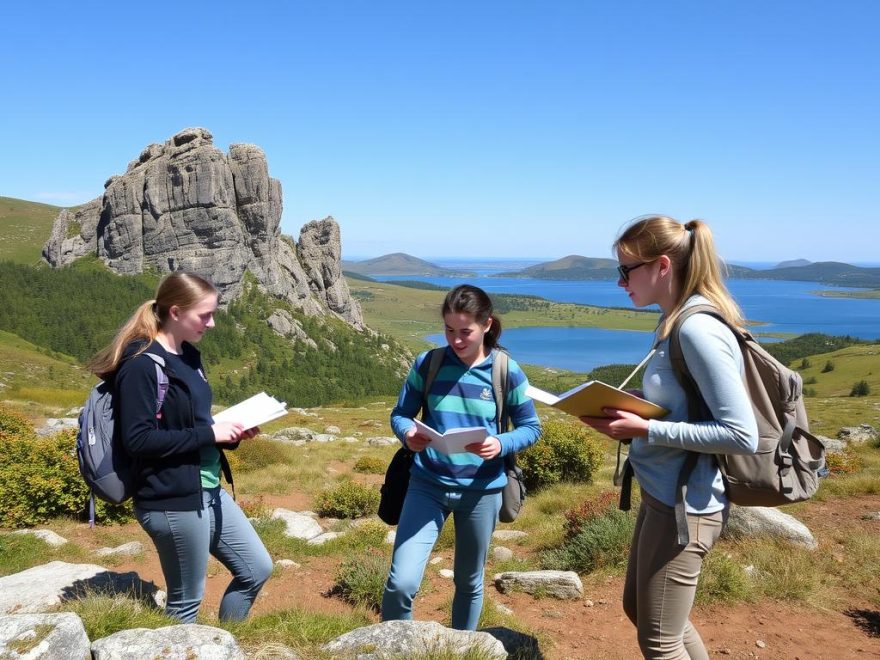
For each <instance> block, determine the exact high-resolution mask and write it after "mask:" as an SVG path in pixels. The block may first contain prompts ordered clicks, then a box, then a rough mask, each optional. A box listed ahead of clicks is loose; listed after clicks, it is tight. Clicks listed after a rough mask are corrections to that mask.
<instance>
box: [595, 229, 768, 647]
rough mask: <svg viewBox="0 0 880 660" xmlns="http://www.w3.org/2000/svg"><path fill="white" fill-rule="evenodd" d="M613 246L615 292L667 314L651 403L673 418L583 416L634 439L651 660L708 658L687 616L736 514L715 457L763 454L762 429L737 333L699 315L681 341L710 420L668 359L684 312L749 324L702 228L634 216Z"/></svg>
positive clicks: (634, 615) (644, 625)
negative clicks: (680, 514)
mask: <svg viewBox="0 0 880 660" xmlns="http://www.w3.org/2000/svg"><path fill="white" fill-rule="evenodd" d="M614 248H615V249H616V251H617V259H618V261H619V263H620V265H619V266H618V268H617V270H618V273H619V275H620V278H619V280H618V282H617V283H618V285H619V286H621V287H622V288H623V289H624V290H625V291H626V293H627V295H628V296H629V297H630V299H631V300H632V302H633V304H634V305H635V306H636V307H645V306H648V305H659V306H660V309H661V310H662V312H663V314H662V316H661V317H660V322H659V324H658V326H657V337H656V339H657V351H656V352H655V353H654V355H653V356H652V357H651V359H650V360H649V362H648V364H647V368H646V371H645V376H644V379H643V383H644V385H643V387H644V392H643V395H644V397H645V398H646V399H648V400H649V401H652V402H654V403H656V404H658V405H660V406H663V407H664V408H666V409H667V410H669V411H670V412H669V414H668V415H667V416H666V417H664V418H663V419H659V420H657V419H654V420H647V419H643V418H641V417H639V416H638V415H636V414H633V413H630V412H626V411H623V410H612V409H607V410H605V413H606V414H607V415H608V416H607V417H602V418H599V417H584V418H582V419H583V421H584V422H585V423H586V424H589V425H590V426H592V427H593V428H595V429H597V430H598V431H600V432H602V433H604V434H605V435H607V436H609V437H610V438H612V439H614V440H618V441H620V440H625V439H630V438H632V444H631V445H630V450H629V461H630V464H631V465H632V467H633V470H634V473H635V477H636V479H637V480H638V482H639V485H640V490H641V505H640V508H639V514H638V518H637V520H636V528H635V533H634V535H633V542H632V546H631V548H630V555H629V563H628V566H627V573H626V582H625V585H624V593H623V607H624V611H625V612H626V614H627V616H628V617H629V618H630V620H631V621H632V622H633V623H634V624H635V626H636V628H637V630H638V640H639V647H640V648H641V651H642V654H643V655H644V656H645V657H646V658H708V657H709V656H708V654H707V652H706V649H705V647H704V645H703V642H702V640H701V639H700V635H699V633H697V630H696V629H695V628H694V626H693V624H692V623H691V622H690V620H689V616H690V611H691V606H692V605H693V601H694V594H695V592H696V588H697V580H698V579H699V575H700V569H701V566H702V562H703V558H704V557H705V556H706V553H707V552H708V551H709V549H711V547H712V546H713V545H714V544H715V542H716V541H717V540H718V537H719V536H720V535H721V530H722V528H723V526H724V523H725V521H726V519H727V512H728V510H729V503H728V501H727V498H726V497H725V494H724V482H723V481H722V478H721V473H720V471H719V469H718V466H717V464H716V462H715V460H714V458H713V456H712V455H713V454H718V453H727V454H749V453H754V452H755V451H756V450H757V447H758V429H757V424H756V422H755V417H754V413H753V412H752V407H751V403H750V401H749V398H748V394H747V393H746V389H745V386H744V385H743V381H742V374H743V358H742V353H741V351H740V347H739V344H738V342H737V339H736V337H735V336H734V334H733V333H732V332H731V331H730V329H728V328H727V326H725V325H724V324H723V323H722V322H721V321H720V320H718V319H716V318H714V317H713V316H710V315H708V314H694V315H693V316H690V317H689V318H687V319H686V320H685V321H684V323H683V324H682V325H681V329H680V332H679V340H680V343H681V349H682V352H683V354H684V358H685V361H686V363H687V366H688V370H689V371H690V373H691V375H692V376H693V379H694V381H695V382H696V385H697V387H698V389H699V392H700V394H701V396H702V398H703V400H704V401H705V404H706V406H707V407H708V409H709V412H710V413H711V418H712V419H711V420H709V421H697V420H696V419H694V418H693V417H692V416H691V415H690V414H689V405H688V404H689V401H688V398H687V395H686V393H685V390H684V389H683V388H682V387H681V385H680V384H679V383H678V381H677V379H676V376H675V372H674V371H673V367H672V364H671V362H670V360H669V356H668V348H669V333H670V331H671V329H672V327H673V324H674V323H675V320H676V317H677V316H678V315H679V313H680V312H681V311H682V310H683V309H685V308H687V307H690V306H692V305H697V304H703V305H705V304H709V305H712V306H713V307H714V308H715V309H716V310H717V311H718V312H719V313H720V314H721V315H722V316H723V317H724V318H725V319H727V321H728V322H729V323H730V324H731V325H734V326H736V327H742V326H743V318H742V314H741V313H740V311H739V308H738V307H737V305H736V303H735V302H734V300H733V298H732V297H731V295H730V293H729V292H728V291H727V288H726V287H725V285H724V282H723V281H722V278H721V270H720V266H719V260H718V256H717V254H716V252H715V244H714V241H713V239H712V233H711V231H710V230H709V227H708V225H706V224H705V223H704V222H702V221H700V220H691V221H690V222H688V223H686V224H681V223H679V222H677V221H675V220H673V219H672V218H667V217H664V216H653V215H652V216H643V217H641V218H636V219H635V220H634V221H633V222H632V223H631V224H630V225H629V226H628V227H627V228H626V229H625V230H624V231H623V233H622V234H621V235H620V237H619V238H618V239H617V240H616V241H615V243H614ZM690 403H691V404H693V403H694V402H690ZM703 418H704V417H703V416H701V419H703ZM689 452H697V453H698V455H699V458H698V459H697V462H696V465H695V467H694V468H693V471H692V472H691V473H690V477H689V478H688V480H687V492H686V496H685V500H684V504H685V510H686V515H687V532H688V534H687V536H688V540H687V543H686V544H684V545H680V544H679V535H678V531H679V530H678V529H677V525H676V518H675V510H674V507H675V503H676V490H677V485H678V484H677V482H678V476H679V473H680V472H681V471H682V468H683V466H684V464H685V459H686V458H687V456H688V455H689Z"/></svg>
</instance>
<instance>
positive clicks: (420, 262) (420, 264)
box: [342, 252, 476, 277]
mask: <svg viewBox="0 0 880 660" xmlns="http://www.w3.org/2000/svg"><path fill="white" fill-rule="evenodd" d="M342 270H344V271H345V272H348V273H355V274H357V275H409V276H423V277H424V276H431V277H474V276H475V275H476V273H468V272H462V271H457V270H452V269H449V268H442V267H440V266H438V265H436V264H432V263H431V262H430V261H425V260H424V259H419V258H418V257H414V256H412V255H409V254H405V253H403V252H394V253H393V254H386V255H383V256H381V257H376V258H375V259H367V260H366V261H347V260H345V259H343V261H342Z"/></svg>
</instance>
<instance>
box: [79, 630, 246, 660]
mask: <svg viewBox="0 0 880 660" xmlns="http://www.w3.org/2000/svg"><path fill="white" fill-rule="evenodd" d="M92 657H93V658H94V660H129V659H130V658H163V660H192V659H193V658H199V659H200V660H245V658H246V657H247V656H245V654H244V652H243V651H242V650H241V649H240V648H239V646H238V643H237V642H236V641H235V638H234V637H233V636H232V635H231V634H230V633H228V632H226V631H225V630H222V629H221V628H212V627H211V626H202V625H198V624H186V625H184V624H181V625H176V626H166V627H164V628H156V629H155V630H150V629H149V628H132V629H130V630H122V631H120V632H118V633H115V634H113V635H110V636H109V637H104V638H102V639H99V640H97V641H95V642H93V643H92Z"/></svg>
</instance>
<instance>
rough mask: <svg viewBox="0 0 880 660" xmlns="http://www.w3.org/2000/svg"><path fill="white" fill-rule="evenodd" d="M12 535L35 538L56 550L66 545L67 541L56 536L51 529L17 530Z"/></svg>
mask: <svg viewBox="0 0 880 660" xmlns="http://www.w3.org/2000/svg"><path fill="white" fill-rule="evenodd" d="M12 533H13V534H18V535H20V536H23V535H28V536H36V537H37V538H38V539H40V540H41V541H44V542H45V543H48V544H49V545H51V546H53V547H55V548H57V547H58V546H60V545H64V544H65V543H67V539H66V538H64V537H63V536H60V535H59V534H56V533H55V532H53V531H52V530H51V529H17V530H15V531H14V532H12Z"/></svg>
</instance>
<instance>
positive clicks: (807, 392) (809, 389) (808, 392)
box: [804, 387, 816, 397]
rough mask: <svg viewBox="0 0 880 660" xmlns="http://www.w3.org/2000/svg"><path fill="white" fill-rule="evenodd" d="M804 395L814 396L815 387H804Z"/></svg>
mask: <svg viewBox="0 0 880 660" xmlns="http://www.w3.org/2000/svg"><path fill="white" fill-rule="evenodd" d="M804 396H809V397H814V396H816V388H815V387H805V388H804Z"/></svg>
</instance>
